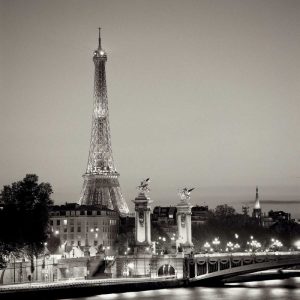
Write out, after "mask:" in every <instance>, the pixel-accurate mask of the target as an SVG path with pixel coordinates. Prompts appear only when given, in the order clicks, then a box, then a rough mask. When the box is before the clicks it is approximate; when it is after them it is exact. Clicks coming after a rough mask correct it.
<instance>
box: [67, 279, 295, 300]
mask: <svg viewBox="0 0 300 300" xmlns="http://www.w3.org/2000/svg"><path fill="white" fill-rule="evenodd" d="M75 299H76V300H125V299H138V300H194V299H195V300H196V299H199V300H215V299H216V300H253V299H255V300H261V299H263V300H268V299H270V300H277V299H278V300H279V299H280V300H299V299H300V277H295V278H289V279H282V280H277V279H276V280H265V281H252V282H246V283H231V284H226V286H224V287H195V288H176V289H161V290H153V291H143V292H127V293H120V294H108V295H97V296H92V297H86V298H74V300H75ZM69 300H71V299H69Z"/></svg>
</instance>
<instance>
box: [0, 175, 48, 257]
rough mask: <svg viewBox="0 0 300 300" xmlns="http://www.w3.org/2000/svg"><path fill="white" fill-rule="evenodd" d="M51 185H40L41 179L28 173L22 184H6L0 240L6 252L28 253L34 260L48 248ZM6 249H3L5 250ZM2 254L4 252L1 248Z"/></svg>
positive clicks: (19, 182) (0, 222) (0, 219)
mask: <svg viewBox="0 0 300 300" xmlns="http://www.w3.org/2000/svg"><path fill="white" fill-rule="evenodd" d="M51 194H52V187H51V185H50V184H49V183H43V182H42V183H40V184H39V183H38V176H37V175H35V174H27V175H26V176H25V178H24V179H23V180H21V181H17V182H13V183H12V184H11V185H6V186H4V187H3V189H2V191H1V201H2V203H3V209H2V210H1V211H0V240H1V242H2V243H3V245H4V249H2V253H4V252H5V251H7V250H8V251H11V252H14V253H15V254H16V255H17V254H18V253H24V254H26V255H27V256H28V257H29V259H30V260H31V261H33V257H34V256H35V257H37V256H38V254H39V253H41V252H42V251H43V249H44V243H45V242H46V240H47V236H48V221H49V206H50V205H52V203H53V202H52V200H51V198H50V195H51ZM2 248H3V247H2ZM0 251H1V249H0Z"/></svg>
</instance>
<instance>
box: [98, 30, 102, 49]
mask: <svg viewBox="0 0 300 300" xmlns="http://www.w3.org/2000/svg"><path fill="white" fill-rule="evenodd" d="M98 29H99V37H98V50H101V27H99V28H98Z"/></svg>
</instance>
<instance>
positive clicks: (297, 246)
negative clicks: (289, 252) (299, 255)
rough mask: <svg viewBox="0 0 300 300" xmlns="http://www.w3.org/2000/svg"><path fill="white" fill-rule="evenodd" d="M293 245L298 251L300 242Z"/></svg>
mask: <svg viewBox="0 0 300 300" xmlns="http://www.w3.org/2000/svg"><path fill="white" fill-rule="evenodd" d="M294 245H295V246H296V248H297V250H300V240H299V241H296V242H295V244H294Z"/></svg>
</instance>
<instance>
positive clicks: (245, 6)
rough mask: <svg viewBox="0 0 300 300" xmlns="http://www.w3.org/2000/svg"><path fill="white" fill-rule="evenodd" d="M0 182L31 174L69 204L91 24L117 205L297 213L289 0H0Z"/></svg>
mask: <svg viewBox="0 0 300 300" xmlns="http://www.w3.org/2000/svg"><path fill="white" fill-rule="evenodd" d="M0 1H1V6H0V10H1V16H0V49H1V50H0V51H1V52H0V54H1V55H0V74H1V75H0V76H1V77H0V79H1V80H0V101H1V107H0V108H1V110H0V140H1V144H0V153H1V155H0V185H1V186H3V185H4V184H8V183H11V182H12V181H16V180H19V179H21V178H22V177H24V176H25V174H26V173H36V174H37V175H39V177H40V179H41V180H43V181H48V182H50V183H51V184H52V185H53V188H54V191H55V193H54V195H53V198H54V200H55V202H57V203H63V202H66V201H67V202H77V201H78V199H79V196H80V191H81V187H82V183H83V180H82V177H81V176H82V174H83V173H84V172H85V169H86V164H87V158H88V150H89V141H90V131H91V118H92V105H93V75H94V74H93V73H94V65H93V62H92V53H93V50H94V49H95V48H96V47H97V27H99V26H101V27H102V28H103V30H102V45H103V47H104V48H105V50H106V51H107V53H108V62H107V68H106V69H107V85H108V99H109V109H110V124H111V135H112V148H113V154H114V160H115V165H116V167H117V170H118V171H119V172H120V174H121V176H120V184H121V188H122V191H123V194H124V196H125V199H126V200H127V203H128V204H129V205H130V207H132V202H131V200H132V199H133V198H134V197H135V196H136V194H137V190H136V186H137V185H138V184H139V181H140V180H141V179H143V178H146V177H151V193H150V196H151V198H152V199H153V200H154V201H155V202H154V205H171V204H176V203H177V202H178V200H179V198H178V195H177V190H178V188H180V187H183V186H188V187H196V189H195V191H194V192H193V195H192V202H193V203H194V204H199V205H202V204H204V203H205V204H206V205H209V207H210V208H214V207H215V206H216V205H217V204H222V203H228V204H230V205H234V206H235V208H236V209H237V210H238V211H240V210H241V207H242V205H243V203H245V202H248V201H250V202H251V203H252V202H253V201H254V197H255V186H256V185H258V186H259V187H260V196H261V199H263V200H265V201H268V200H279V201H287V202H286V203H283V204H281V205H275V204H274V203H272V204H266V203H263V204H262V208H263V210H264V211H268V210H269V209H271V208H273V209H284V210H286V211H289V212H292V216H294V217H295V216H297V217H300V205H299V204H298V202H297V201H298V200H299V203H300V159H299V158H300V135H299V129H300V97H299V95H300V88H299V87H300V84H299V82H300V75H299V74H300V71H299V70H300V1H297V0H295V1H290V0H282V1H276V0H269V1H268V0H260V1H255V0H251V1H250V0H249V1H243V0H239V1H238V0H232V1H231V0H227V1H223V0H219V1H214V0H208V1H201V0H197V1H196V0H195V1H192V0H190V1H186V0H185V1H183V0H182V1H175V0H170V1H167V0H160V1H155V0H151V1H150V0H149V1H142V0H139V1H131V0H126V1H124V0H120V1H112V0H109V1H75V0H73V1H67V0H64V1H62V0H59V1H53V0H51V1H41V0H39V1H32V0H27V1H15V0H0Z"/></svg>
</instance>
